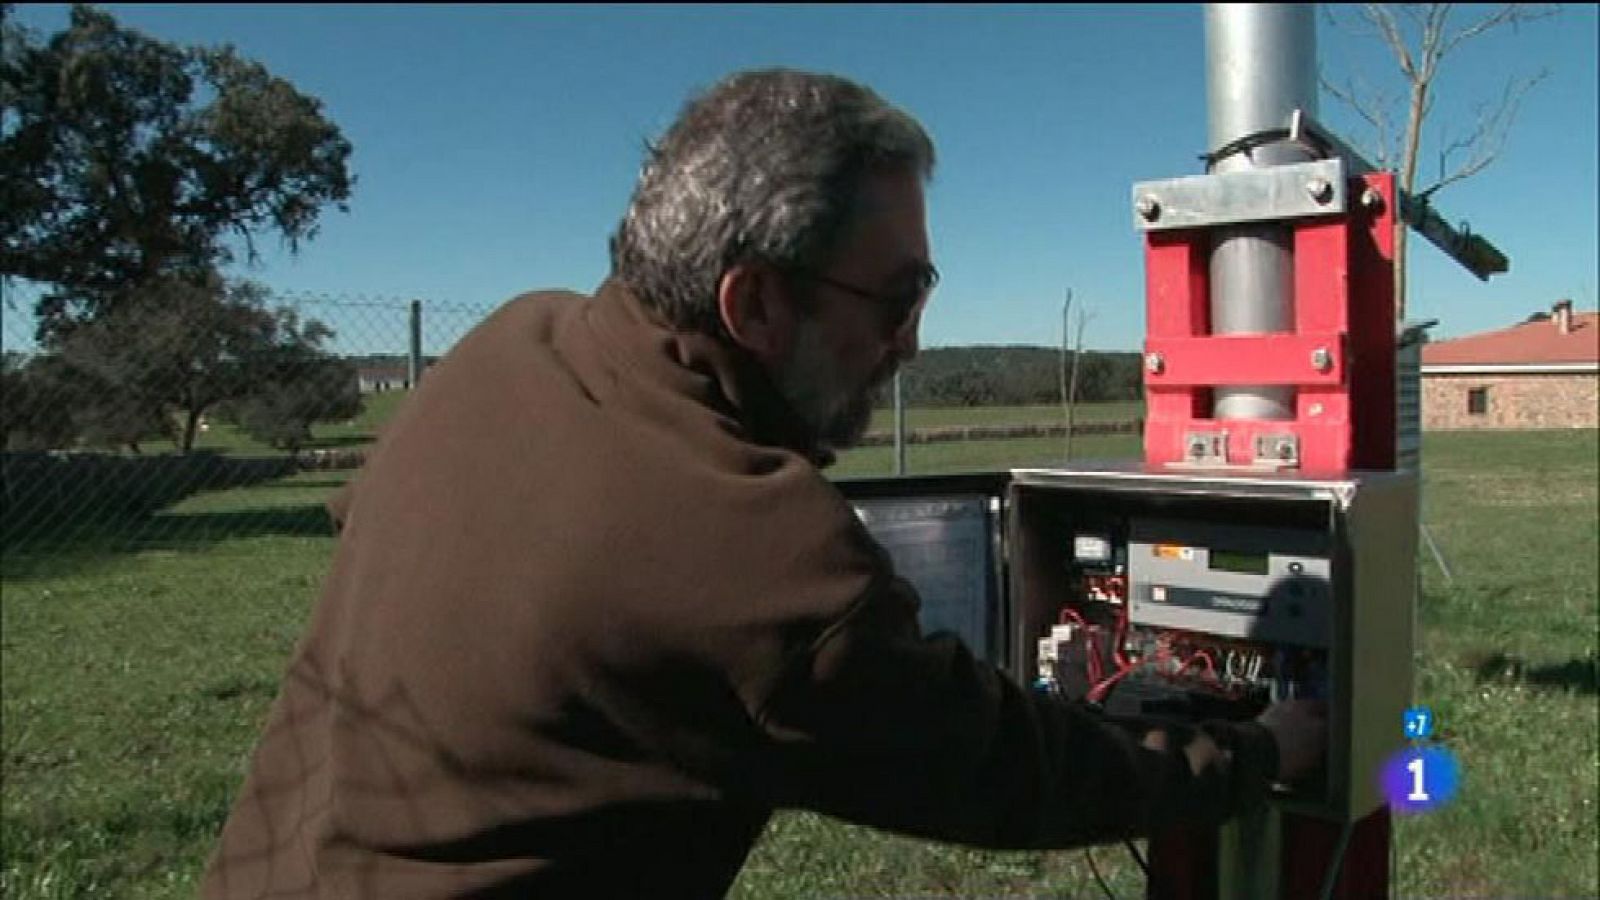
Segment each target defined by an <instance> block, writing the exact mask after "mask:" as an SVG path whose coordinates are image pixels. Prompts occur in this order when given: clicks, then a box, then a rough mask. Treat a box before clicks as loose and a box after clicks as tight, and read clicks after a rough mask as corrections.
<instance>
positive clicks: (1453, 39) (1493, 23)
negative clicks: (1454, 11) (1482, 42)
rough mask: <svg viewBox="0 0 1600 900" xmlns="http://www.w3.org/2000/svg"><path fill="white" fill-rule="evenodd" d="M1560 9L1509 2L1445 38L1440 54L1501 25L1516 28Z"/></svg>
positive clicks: (1447, 52)
mask: <svg viewBox="0 0 1600 900" xmlns="http://www.w3.org/2000/svg"><path fill="white" fill-rule="evenodd" d="M1558 11H1559V9H1558V7H1556V6H1554V5H1540V6H1537V7H1530V6H1529V5H1528V4H1526V3H1507V4H1505V5H1504V6H1502V7H1500V8H1499V9H1498V10H1496V11H1495V12H1493V13H1490V14H1489V15H1487V16H1484V17H1483V18H1481V19H1479V20H1478V21H1476V22H1474V23H1472V24H1471V25H1468V26H1466V27H1464V28H1462V29H1461V30H1460V31H1457V32H1456V33H1454V34H1452V35H1450V36H1449V37H1447V38H1445V39H1444V41H1443V43H1442V44H1441V45H1440V49H1439V54H1440V55H1441V56H1443V55H1447V54H1449V53H1450V51H1452V50H1454V49H1455V48H1456V46H1457V45H1459V44H1461V43H1462V42H1463V41H1469V40H1471V39H1473V38H1475V37H1477V36H1478V35H1480V34H1483V33H1484V32H1486V31H1489V30H1491V29H1493V28H1496V27H1498V26H1500V25H1507V24H1509V25H1510V26H1511V27H1512V28H1516V26H1518V25H1521V24H1522V23H1524V22H1535V21H1538V20H1539V19H1546V18H1549V17H1550V16H1553V15H1555V14H1556V13H1557V12H1558Z"/></svg>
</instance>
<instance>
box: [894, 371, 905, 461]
mask: <svg viewBox="0 0 1600 900" xmlns="http://www.w3.org/2000/svg"><path fill="white" fill-rule="evenodd" d="M900 374H901V373H900V372H899V370H896V371H895V373H894V473H895V474H896V475H904V474H905V473H906V403H905V395H904V394H902V393H901V390H900Z"/></svg>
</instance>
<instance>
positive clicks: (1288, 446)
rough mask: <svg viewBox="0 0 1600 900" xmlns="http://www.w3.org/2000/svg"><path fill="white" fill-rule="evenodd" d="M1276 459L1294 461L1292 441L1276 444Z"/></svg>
mask: <svg viewBox="0 0 1600 900" xmlns="http://www.w3.org/2000/svg"><path fill="white" fill-rule="evenodd" d="M1278 458H1279V459H1294V441H1279V442H1278Z"/></svg>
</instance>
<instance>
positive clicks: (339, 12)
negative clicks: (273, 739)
mask: <svg viewBox="0 0 1600 900" xmlns="http://www.w3.org/2000/svg"><path fill="white" fill-rule="evenodd" d="M112 11H113V13H114V14H115V15H116V16H117V17H118V18H119V19H121V20H122V21H123V22H124V23H125V24H127V25H130V26H132V27H135V28H138V29H140V30H143V31H145V32H147V33H149V34H151V35H153V36H155V37H158V38H161V39H163V40H168V41H173V42H178V43H185V44H190V43H199V44H220V43H232V44H233V45H235V46H236V47H237V48H238V49H239V50H240V52H242V53H243V54H245V55H247V56H249V57H252V58H254V59H257V60H259V61H260V62H262V63H263V64H265V65H266V66H267V67H268V68H269V69H271V70H272V71H273V72H274V73H276V74H278V75H281V76H283V77H285V78H288V79H289V80H290V81H292V82H293V83H294V84H295V85H296V86H297V87H299V88H300V89H301V90H302V91H305V92H307V93H309V94H312V95H314V96H317V97H319V98H321V99H322V100H323V101H324V102H325V104H326V110H327V113H328V115H329V116H330V117H331V118H332V119H333V120H334V121H335V122H337V123H338V124H339V126H340V127H341V128H342V129H343V131H344V133H345V135H346V137H348V138H349V139H350V141H351V142H352V143H353V145H354V148H355V150H354V154H353V158H352V163H353V169H354V171H355V173H356V176H357V179H358V180H357V183H356V188H355V192H354V195H353V198H352V202H351V204H350V211H349V212H348V213H340V212H337V211H335V210H329V211H328V212H327V213H325V215H324V218H323V224H322V232H321V235H320V236H319V237H318V238H317V239H316V240H315V241H313V242H311V243H310V244H308V245H306V246H305V247H304V248H303V249H302V250H301V252H300V254H299V256H298V257H290V256H289V255H288V254H287V253H286V252H284V251H282V250H280V249H278V248H277V246H276V242H275V241H274V242H268V243H267V244H266V245H265V246H266V247H267V252H266V253H265V254H264V256H263V259H262V262H261V264H260V265H259V266H257V267H255V268H253V269H248V270H247V269H244V268H243V267H240V269H239V272H238V274H243V275H247V276H249V277H252V278H255V279H257V280H260V281H262V282H264V283H266V284H268V285H270V286H271V287H273V288H275V289H278V290H281V291H293V292H314V293H320V294H328V295H334V296H358V295H359V296H364V297H388V298H394V299H404V298H412V297H421V298H425V299H428V300H433V301H439V302H444V303H453V304H467V305H473V306H484V307H487V306H492V305H494V304H497V303H499V302H500V301H502V300H504V299H506V298H507V297H509V296H511V295H513V294H515V293H518V292H520V291H523V290H528V289H532V288H538V287H571V288H577V289H581V290H587V289H589V288H592V287H593V286H594V285H596V284H597V283H598V282H599V281H600V280H601V279H602V278H603V277H604V275H605V273H606V270H607V268H608V263H607V259H606V239H607V236H608V235H609V234H610V233H611V231H612V229H613V228H614V227H615V224H616V222H617V219H618V217H619V216H620V215H621V213H622V211H623V207H624V205H625V203H626V201H627V198H628V194H629V192H630V190H631V188H632V182H633V179H634V177H635V176H636V174H637V171H638V166H639V163H640V160H641V156H642V154H641V148H642V146H643V143H644V141H645V140H647V139H648V138H650V137H652V136H654V135H656V134H658V133H659V132H660V131H661V130H662V129H664V128H665V127H666V125H667V124H668V123H669V122H670V121H671V119H672V117H673V116H674V114H675V113H676V111H677V110H678V109H679V107H680V106H681V105H682V103H683V101H684V100H685V99H686V98H687V97H688V96H689V94H690V93H691V92H693V91H694V90H696V89H699V88H702V87H704V86H707V85H709V84H711V83H713V82H714V81H716V80H717V79H718V78H720V77H721V76H723V75H725V74H726V73H728V72H731V71H734V70H736V69H740V68H747V67H754V66H773V65H783V66H794V67H800V68H808V69H816V70H825V71H830V72H835V73H838V74H841V75H844V76H847V77H851V78H855V79H858V80H861V81H863V82H865V83H867V84H869V85H871V86H872V87H873V88H874V89H876V90H877V91H878V92H879V93H881V94H882V95H883V96H885V97H886V98H887V99H889V100H890V101H891V102H894V103H896V104H898V105H901V106H903V107H904V108H906V109H907V110H908V111H910V112H911V113H913V114H914V115H916V116H917V117H918V118H919V119H920V120H921V121H922V122H923V123H924V124H925V126H926V127H927V128H928V130H929V132H930V133H931V134H932V135H933V137H934V140H935V142H936V143H937V145H938V150H939V154H940V162H939V168H938V171H937V173H936V175H935V181H934V183H933V185H932V186H931V187H930V191H929V214H930V227H931V231H932V236H933V245H934V253H935V258H936V261H937V262H938V263H939V266H940V268H941V270H942V271H943V273H944V282H943V285H942V286H941V287H940V289H939V292H938V294H937V295H936V296H935V300H934V303H933V304H932V306H931V307H930V308H929V310H928V313H927V315H926V317H925V319H924V326H923V335H922V337H923V344H924V345H925V346H946V345H956V344H973V343H990V344H993V343H1028V344H1046V345H1051V344H1054V343H1056V342H1057V341H1059V340H1060V333H1061V332H1060V329H1061V303H1062V298H1063V296H1064V292H1065V291H1066V289H1067V288H1069V287H1070V288H1071V289H1072V290H1073V291H1074V294H1075V296H1076V297H1077V300H1078V303H1080V304H1082V306H1083V307H1084V308H1087V309H1088V310H1090V311H1091V313H1092V316H1093V317H1092V319H1091V320H1090V321H1089V325H1088V330H1087V333H1086V343H1087V344H1088V345H1089V346H1090V347H1093V348H1101V349H1135V348H1137V347H1138V346H1139V344H1140V342H1141V340H1142V335H1143V329H1144V312H1143V298H1142V290H1143V263H1142V258H1141V252H1140V238H1139V235H1138V234H1137V233H1136V232H1135V230H1134V228H1133V226H1132V221H1131V215H1130V213H1129V211H1128V204H1129V195H1130V189H1131V186H1132V184H1133V183H1135V182H1137V181H1145V180H1152V179H1161V178H1171V177H1179V176H1184V175H1192V174H1198V173H1199V172H1200V171H1201V168H1200V163H1199V162H1198V161H1197V159H1196V156H1197V154H1199V153H1201V152H1202V151H1204V150H1205V149H1206V147H1205V142H1206V133H1205V122H1206V119H1205V79H1204V71H1205V70H1204V53H1205V48H1204V34H1203V26H1202V8H1201V6H1199V5H1197V4H1189V5H1163V6H1147V7H1138V6H1118V7H1109V6H1061V7H1052V6H1028V7H1005V6H992V5H991V6H982V7H976V6H972V7H961V6H940V7H919V6H894V7H888V6H866V7H860V6H839V5H827V6H753V7H747V6H738V7H734V6H719V7H681V6H679V7H658V6H656V7H646V6H612V7H605V6H601V7H582V8H579V7H557V6H460V7H444V6H410V5H370V6H338V5H318V6H279V5H182V6H179V5H124V6H116V7H113V8H112ZM1467 12H1472V11H1471V10H1469V9H1464V10H1461V11H1458V15H1462V14H1464V13H1467ZM66 14H67V8H66V7H65V6H59V5H38V6H24V7H22V8H20V9H18V11H17V15H18V18H19V19H20V20H21V21H22V22H23V23H24V24H27V25H29V26H31V27H34V28H36V29H39V30H41V31H44V32H51V31H54V30H57V29H58V28H60V27H61V26H62V25H64V23H65V21H66ZM1597 30H1600V28H1597V18H1596V10H1595V7H1593V6H1568V7H1566V8H1564V9H1563V11H1562V12H1561V14H1560V15H1559V16H1558V17H1556V18H1554V19H1550V20H1545V21H1540V22H1535V23H1532V24H1529V25H1525V26H1523V27H1522V28H1521V29H1520V30H1518V31H1517V32H1516V33H1513V32H1511V31H1509V30H1505V31H1502V32H1499V33H1492V34H1490V35H1488V36H1486V37H1484V38H1481V39H1479V40H1478V41H1476V42H1474V43H1471V44H1467V45H1465V46H1464V47H1463V48H1462V49H1461V50H1460V52H1459V53H1458V55H1456V56H1453V57H1450V58H1448V59H1447V60H1446V68H1445V69H1444V71H1443V73H1442V75H1441V76H1440V79H1439V81H1438V92H1439V97H1438V103H1437V107H1436V111H1435V114H1434V116H1435V119H1434V121H1435V123H1436V124H1435V126H1434V127H1433V128H1431V129H1430V131H1429V133H1428V135H1427V140H1428V141H1430V142H1431V141H1433V140H1434V139H1436V137H1437V132H1438V128H1439V126H1441V125H1454V126H1456V127H1457V128H1461V127H1464V126H1465V124H1466V123H1467V121H1468V119H1469V117H1470V115H1471V110H1472V107H1473V104H1474V103H1479V102H1482V101H1485V100H1489V99H1492V98H1494V97H1497V96H1498V95H1499V93H1500V91H1501V90H1502V89H1503V87H1504V85H1505V82H1506V79H1507V78H1508V77H1510V76H1512V75H1517V74H1522V75H1527V74H1532V73H1534V72H1536V71H1538V70H1540V69H1546V70H1548V77H1547V78H1546V79H1545V81H1544V82H1543V83H1542V84H1541V85H1539V86H1538V87H1537V88H1535V90H1534V91H1533V92H1532V93H1531V94H1530V95H1529V96H1528V97H1527V99H1526V100H1525V101H1524V103H1523V107H1522V111H1521V115H1520V118H1519V120H1518V126H1517V128H1516V131H1515V132H1514V133H1513V134H1512V135H1511V137H1510V139H1509V141H1508V143H1507V146H1506V147H1505V149H1504V152H1503V153H1502V155H1501V157H1500V160H1499V161H1498V162H1497V163H1496V164H1495V165H1493V166H1491V167H1490V168H1489V169H1488V170H1486V171H1485V172H1484V173H1483V174H1481V175H1479V176H1477V177H1476V178H1475V179H1473V180H1470V181H1467V182H1463V183H1461V184H1458V185H1455V186H1452V187H1450V188H1447V189H1446V190H1445V191H1443V192H1441V193H1440V194H1439V195H1438V196H1437V197H1436V198H1435V201H1436V204H1437V206H1438V207H1439V208H1440V209H1442V210H1443V211H1444V212H1445V214H1446V215H1447V216H1449V217H1450V218H1451V219H1453V220H1456V221H1460V220H1467V221H1469V222H1470V223H1471V225H1472V227H1473V230H1475V231H1477V232H1479V233H1482V234H1484V235H1487V236H1488V237H1490V238H1491V239H1492V240H1493V241H1495V243H1496V244H1497V245H1498V246H1499V247H1500V248H1501V249H1502V250H1503V251H1505V252H1506V253H1507V255H1508V256H1510V258H1511V273H1510V274H1509V275H1507V276H1501V277H1497V278H1496V279H1494V280H1493V281H1491V282H1489V283H1488V284H1484V283H1482V282H1479V281H1477V280H1476V279H1474V278H1473V277H1471V276H1470V275H1468V274H1466V272H1464V271H1463V270H1460V269H1459V268H1457V267H1455V266H1454V264H1453V263H1450V262H1449V261H1448V260H1446V259H1445V258H1444V257H1443V255H1442V254H1440V253H1439V252H1438V251H1436V250H1434V249H1433V248H1432V247H1430V246H1428V245H1426V244H1424V243H1422V242H1420V241H1418V242H1415V244H1414V248H1415V249H1414V251H1413V256H1412V268H1411V271H1412V273H1413V274H1412V277H1413V294H1412V301H1411V303H1412V306H1411V311H1410V317H1412V318H1436V319H1439V320H1440V325H1439V326H1438V328H1437V329H1436V330H1435V335H1436V336H1443V337H1449V336H1455V335H1460V334H1466V333H1471V332H1474V331H1481V330H1486V329H1490V328H1496V327H1500V326H1503V325H1506V324H1510V323H1512V322H1514V321H1520V320H1521V319H1522V318H1524V317H1526V316H1527V314H1528V313H1530V312H1533V311H1535V310H1537V309H1548V308H1549V305H1550V304H1551V303H1552V302H1553V301H1554V300H1556V299H1559V298H1562V297H1571V298H1572V299H1574V300H1575V301H1576V305H1577V306H1578V307H1579V308H1580V309H1584V310H1592V309H1594V308H1595V303H1596V289H1597V285H1596V280H1597V264H1596V247H1597V243H1600V237H1597V226H1596V198H1597V195H1600V184H1597V177H1596V168H1597V165H1596V160H1597V155H1600V150H1597V142H1596V134H1597V128H1600V126H1597V114H1596V81H1597V60H1596V44H1597ZM1318 40H1319V59H1320V62H1321V65H1322V68H1323V69H1324V70H1325V71H1326V72H1328V73H1329V74H1331V75H1336V76H1342V75H1344V74H1359V75H1361V76H1362V77H1364V78H1366V79H1367V80H1368V81H1371V82H1374V83H1380V84H1386V85H1396V84H1397V81H1396V80H1395V79H1396V78H1397V77H1398V76H1397V75H1395V74H1394V73H1393V63H1392V62H1391V61H1390V60H1389V59H1388V57H1387V56H1386V55H1385V52H1384V51H1383V50H1382V48H1381V47H1379V46H1378V45H1376V44H1375V43H1374V42H1373V39H1371V38H1365V37H1361V38H1358V37H1354V36H1352V35H1350V34H1349V33H1347V32H1345V31H1341V30H1338V29H1335V28H1332V27H1330V26H1329V25H1328V23H1327V22H1326V21H1322V20H1320V19H1319V24H1318ZM1321 117H1322V118H1323V119H1324V121H1327V122H1329V123H1330V124H1331V125H1333V126H1334V127H1335V128H1336V129H1338V130H1340V131H1341V132H1343V133H1344V134H1346V136H1348V137H1351V138H1353V139H1356V140H1360V139H1364V138H1366V137H1367V133H1366V132H1364V131H1363V130H1362V129H1360V128H1358V127H1357V125H1356V122H1355V119H1354V118H1353V116H1351V115H1350V114H1349V113H1348V112H1347V111H1346V110H1344V109H1343V108H1341V107H1340V106H1339V105H1338V104H1337V103H1336V101H1334V100H1333V99H1332V98H1329V97H1324V98H1323V99H1322V109H1321ZM1427 146H1428V145H1427V144H1425V145H1424V147H1425V149H1426V148H1427Z"/></svg>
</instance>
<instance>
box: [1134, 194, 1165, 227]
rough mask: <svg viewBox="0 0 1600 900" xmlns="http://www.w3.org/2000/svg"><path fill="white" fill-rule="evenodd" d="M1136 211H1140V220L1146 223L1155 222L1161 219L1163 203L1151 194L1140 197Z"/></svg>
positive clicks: (1135, 207)
mask: <svg viewBox="0 0 1600 900" xmlns="http://www.w3.org/2000/svg"><path fill="white" fill-rule="evenodd" d="M1134 209H1136V210H1138V211H1139V218H1141V219H1144V220H1145V221H1146V222H1154V221H1155V220H1157V219H1159V218H1161V202H1160V201H1159V200H1157V199H1156V198H1154V197H1152V196H1150V195H1149V194H1145V195H1144V196H1143V197H1140V198H1139V202H1138V203H1136V204H1134Z"/></svg>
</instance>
